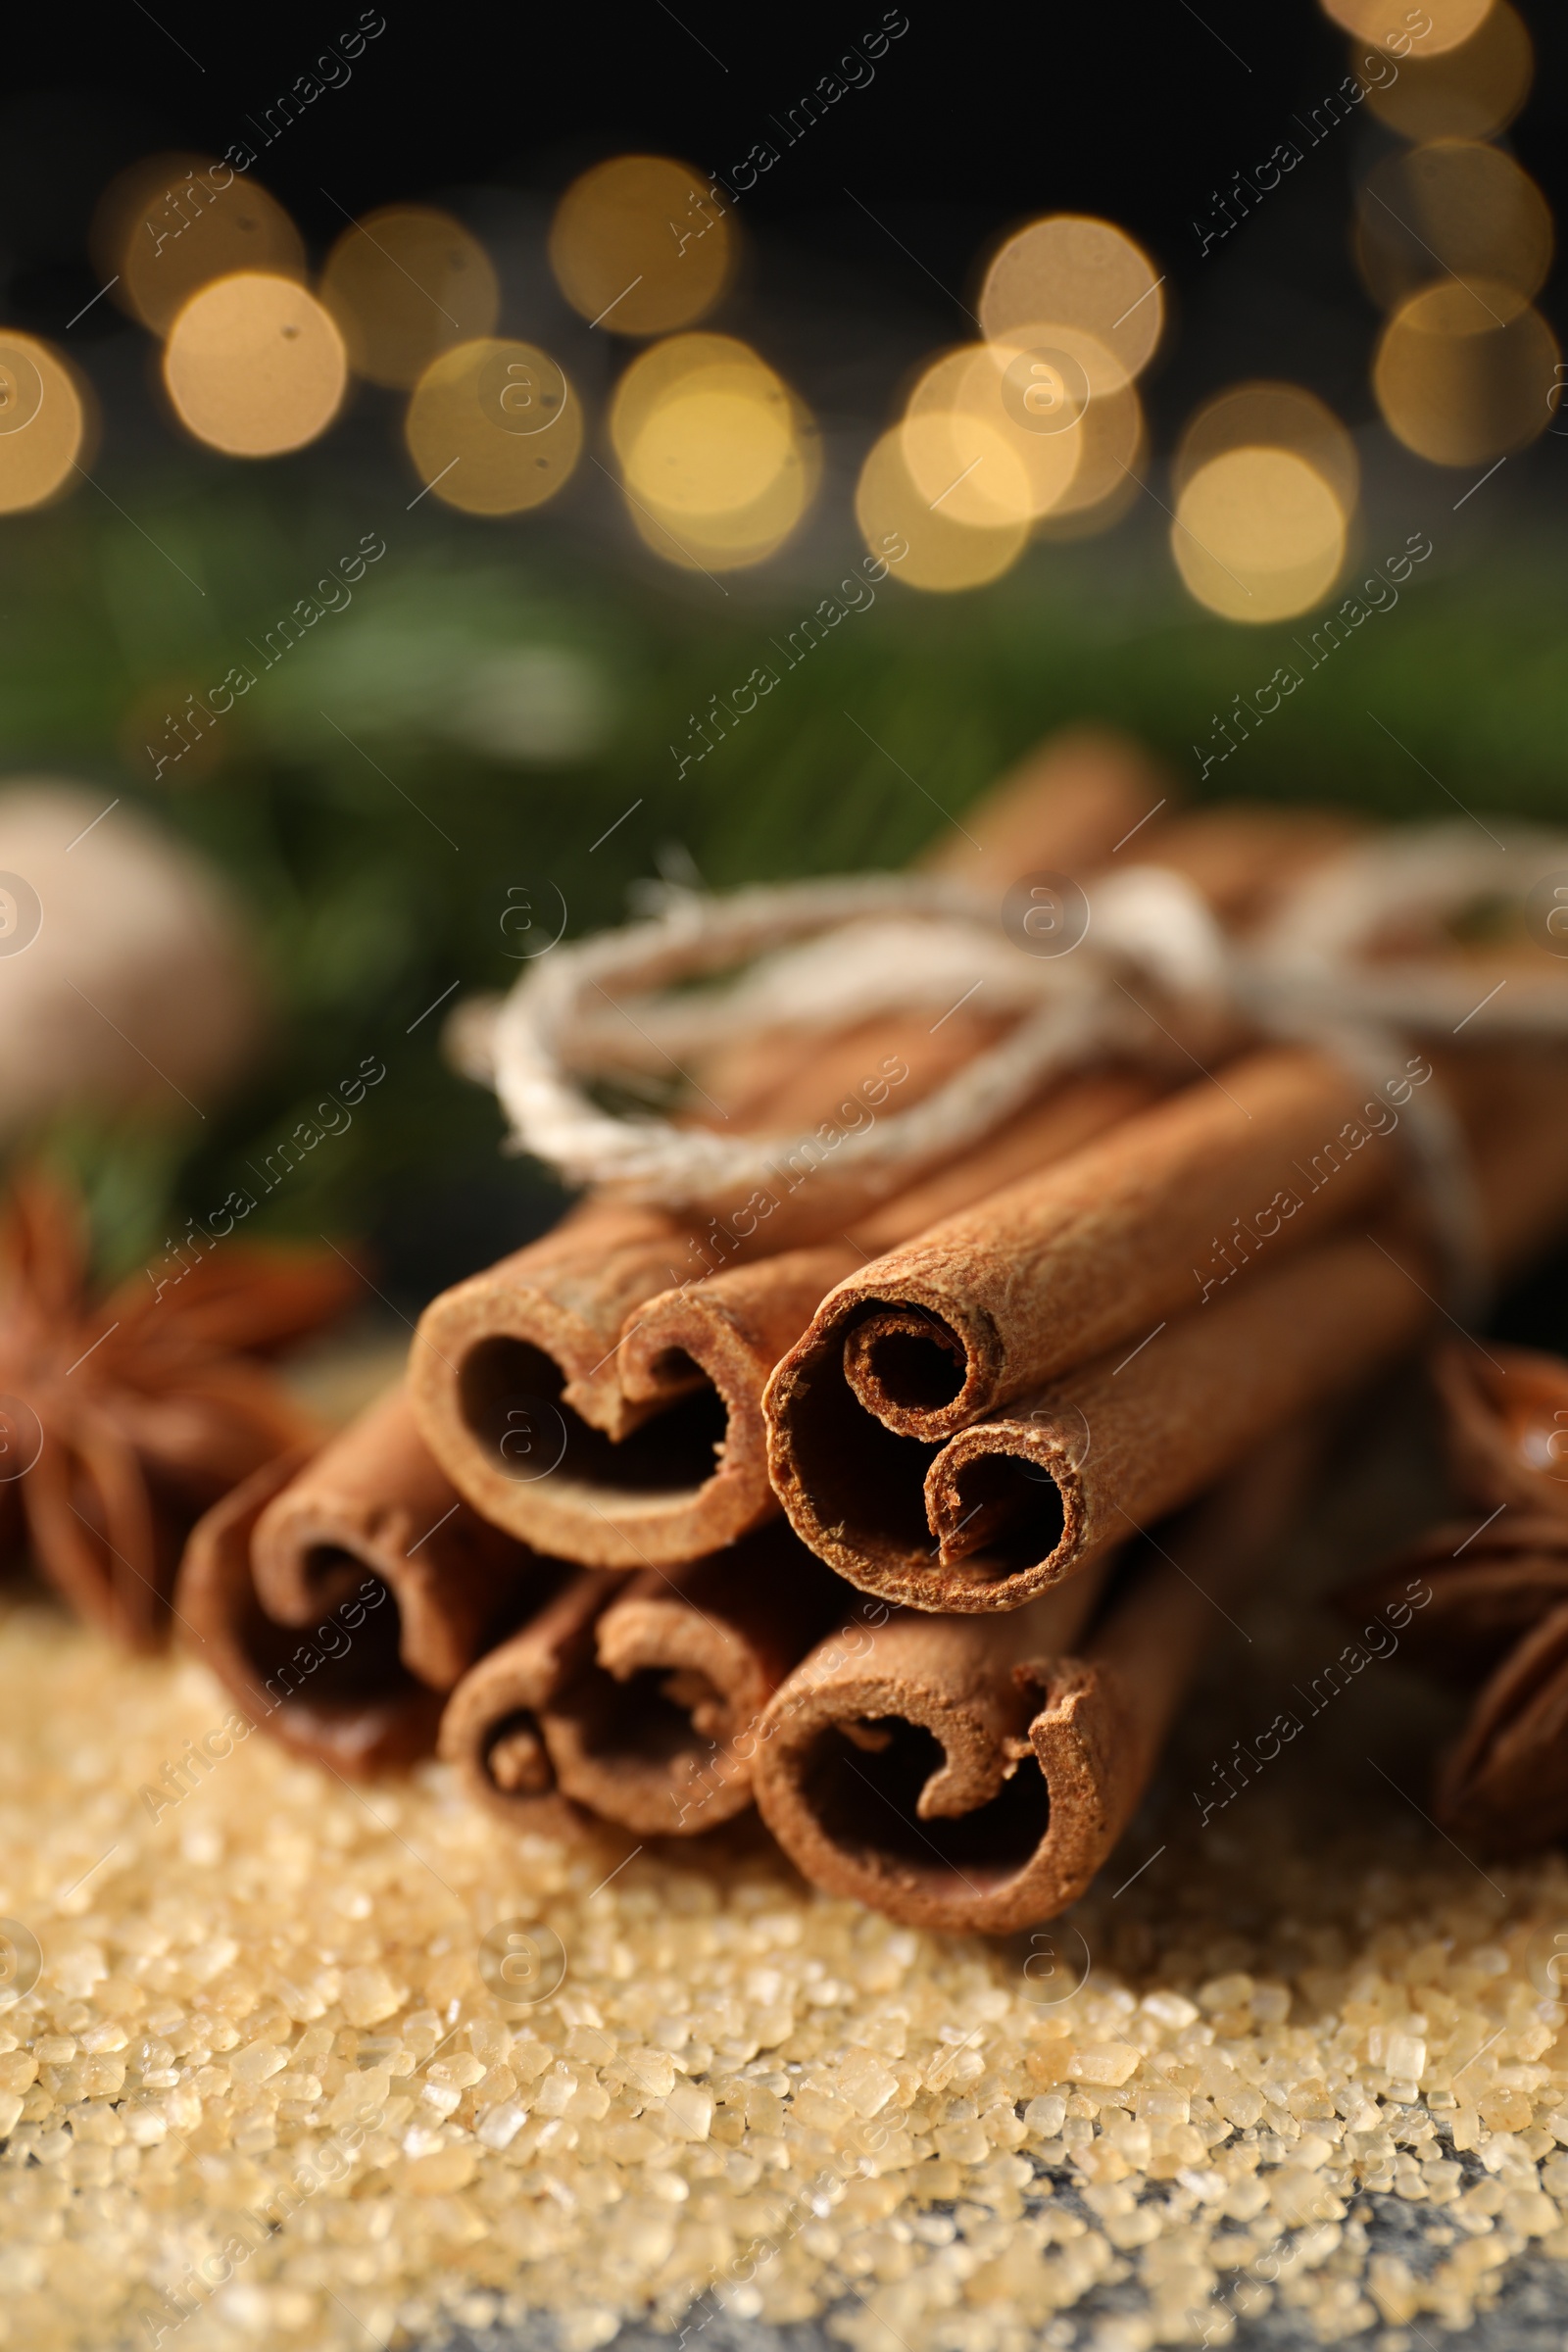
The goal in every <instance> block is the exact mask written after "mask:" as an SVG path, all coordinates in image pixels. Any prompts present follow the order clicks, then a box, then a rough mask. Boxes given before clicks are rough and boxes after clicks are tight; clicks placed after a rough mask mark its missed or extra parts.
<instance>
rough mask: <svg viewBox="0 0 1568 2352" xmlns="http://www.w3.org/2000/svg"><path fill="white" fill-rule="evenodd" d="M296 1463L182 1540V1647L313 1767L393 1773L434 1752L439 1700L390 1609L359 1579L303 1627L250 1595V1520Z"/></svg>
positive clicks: (178, 1604)
mask: <svg viewBox="0 0 1568 2352" xmlns="http://www.w3.org/2000/svg"><path fill="white" fill-rule="evenodd" d="M301 1466H302V1457H301V1456H300V1455H298V1454H296V1455H292V1456H289V1455H285V1456H283V1457H282V1458H281V1459H280V1460H278V1461H276V1462H272V1463H269V1464H268V1465H267V1466H266V1468H264V1469H262V1470H259V1471H257V1473H256V1474H255V1476H254V1477H252V1478H250V1479H247V1480H246V1481H245V1483H244V1484H243V1485H242V1486H239V1487H236V1488H235V1489H234V1491H233V1493H232V1494H230V1495H225V1497H224V1498H223V1500H222V1501H221V1502H220V1503H217V1504H215V1505H214V1507H213V1508H212V1510H210V1511H209V1512H208V1513H207V1515H206V1516H205V1518H203V1519H201V1520H200V1521H199V1522H198V1523H197V1526H196V1527H195V1529H194V1531H193V1532H192V1535H191V1538H190V1541H189V1543H188V1544H187V1545H186V1547H185V1556H184V1559H183V1561H182V1563H181V1565H180V1571H179V1580H178V1583H177V1584H176V1586H175V1589H174V1613H175V1621H176V1624H177V1625H178V1627H179V1630H180V1635H181V1638H182V1640H183V1641H184V1642H186V1644H187V1645H188V1646H189V1647H190V1648H191V1649H192V1650H193V1651H194V1653H195V1655H196V1656H198V1657H199V1658H200V1659H201V1660H202V1662H203V1664H204V1665H206V1666H208V1667H210V1668H211V1669H212V1671H213V1673H214V1674H216V1675H217V1677H218V1679H219V1681H220V1682H221V1683H222V1685H223V1686H224V1688H225V1689H226V1690H227V1691H230V1692H231V1693H232V1695H233V1697H234V1698H235V1699H236V1700H237V1702H238V1704H239V1706H240V1708H241V1710H242V1712H243V1713H244V1715H245V1716H246V1718H247V1719H248V1721H249V1722H251V1723H252V1724H254V1725H258V1726H260V1727H262V1728H264V1729H265V1730H267V1731H268V1732H270V1733H271V1735H272V1737H273V1738H274V1739H277V1740H281V1741H282V1743H283V1745H284V1746H285V1747H291V1748H293V1749H295V1750H296V1752H297V1753H298V1754H300V1755H303V1756H309V1757H310V1758H311V1759H312V1760H313V1761H314V1762H316V1763H320V1764H325V1765H328V1766H330V1767H331V1768H332V1769H333V1770H335V1771H338V1772H344V1773H349V1774H351V1775H354V1776H356V1777H368V1776H369V1775H370V1774H373V1773H377V1772H383V1771H389V1770H393V1769H396V1768H397V1767H398V1766H401V1765H405V1764H410V1763H412V1762H413V1761H414V1760H415V1759H416V1758H417V1757H418V1756H422V1755H427V1754H428V1753H429V1751H430V1749H431V1748H432V1747H433V1746H434V1744H435V1736H436V1727H437V1725H438V1723H439V1722H440V1718H441V1694H440V1692H439V1691H432V1690H431V1689H430V1688H429V1687H428V1685H426V1684H424V1683H421V1682H420V1681H419V1680H418V1678H417V1676H415V1675H413V1674H411V1673H410V1672H409V1669H408V1667H407V1666H406V1665H405V1664H404V1663H403V1660H402V1659H401V1657H400V1656H399V1654H398V1623H397V1610H396V1607H395V1605H394V1603H393V1601H392V1599H391V1595H390V1594H389V1593H388V1591H387V1589H386V1587H385V1585H383V1584H382V1583H381V1582H380V1580H379V1579H378V1578H376V1577H374V1576H372V1575H370V1574H368V1573H366V1574H364V1575H363V1576H362V1578H361V1580H360V1584H359V1586H358V1588H357V1589H356V1590H355V1592H354V1593H351V1594H350V1595H348V1596H347V1597H346V1598H343V1599H340V1600H339V1602H338V1604H337V1608H336V1610H335V1611H334V1612H333V1613H332V1614H331V1615H323V1617H322V1618H321V1619H320V1620H319V1622H318V1623H317V1624H315V1625H314V1626H310V1627H305V1626H297V1625H283V1624H281V1623H280V1622H279V1621H278V1620H277V1619H276V1618H275V1617H271V1616H269V1614H268V1612H267V1610H266V1609H265V1608H264V1607H263V1606H262V1603H261V1601H260V1600H259V1599H258V1598H257V1595H256V1584H255V1579H254V1577H253V1576H252V1573H251V1540H252V1537H253V1536H254V1534H255V1531H256V1523H257V1521H258V1519H259V1518H260V1517H261V1515H262V1513H263V1511H264V1510H265V1509H266V1508H267V1506H268V1504H269V1503H270V1502H271V1501H272V1499H273V1497H274V1496H275V1495H277V1493H278V1492H279V1490H280V1489H281V1488H282V1487H283V1486H285V1485H286V1484H287V1482H288V1480H289V1478H290V1477H291V1476H292V1475H294V1473H295V1472H296V1471H298V1470H299V1469H300V1468H301Z"/></svg>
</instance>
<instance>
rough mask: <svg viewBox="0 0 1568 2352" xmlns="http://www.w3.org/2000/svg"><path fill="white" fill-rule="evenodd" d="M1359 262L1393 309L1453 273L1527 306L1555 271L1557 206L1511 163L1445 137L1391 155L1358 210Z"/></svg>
mask: <svg viewBox="0 0 1568 2352" xmlns="http://www.w3.org/2000/svg"><path fill="white" fill-rule="evenodd" d="M1355 247H1356V259H1357V261H1358V262H1359V264H1360V267H1361V274H1362V276H1363V277H1364V278H1365V280H1366V283H1367V287H1368V290H1369V291H1370V293H1371V295H1372V297H1373V299H1374V301H1376V302H1379V303H1381V304H1382V305H1383V306H1384V308H1385V309H1386V310H1392V309H1394V307H1395V305H1396V304H1397V303H1400V302H1402V301H1403V300H1404V298H1405V296H1406V295H1408V294H1413V293H1414V292H1415V291H1416V290H1417V288H1418V287H1420V286H1424V285H1428V284H1430V283H1431V281H1432V279H1433V278H1435V277H1438V276H1441V275H1442V274H1443V273H1444V271H1448V272H1450V273H1451V274H1452V275H1453V276H1454V277H1458V278H1463V279H1466V280H1469V279H1474V278H1494V279H1495V280H1496V281H1497V282H1498V283H1499V284H1502V285H1506V286H1512V287H1513V288H1514V289H1515V291H1516V292H1517V293H1519V294H1522V295H1523V296H1524V298H1525V300H1526V301H1527V302H1528V301H1529V300H1530V298H1531V296H1532V295H1534V294H1536V293H1538V292H1539V291H1540V289H1541V287H1542V286H1543V285H1544V283H1545V280H1546V274H1547V271H1548V270H1550V268H1551V252H1552V221H1551V209H1550V207H1549V206H1548V204H1547V202H1546V199H1545V198H1544V196H1543V194H1542V193H1541V190H1540V189H1539V188H1538V187H1537V185H1536V183H1535V181H1534V180H1533V179H1532V178H1531V177H1530V174H1529V173H1528V172H1521V170H1520V169H1519V166H1518V165H1517V164H1516V163H1515V162H1514V161H1513V159H1512V157H1511V156H1506V155H1504V154H1502V152H1501V151H1500V149H1498V148H1496V147H1488V146H1485V145H1483V144H1482V143H1481V142H1480V141H1478V140H1475V139H1438V140H1434V141H1433V142H1431V143H1430V144H1429V145H1427V146H1423V147H1415V148H1409V149H1406V150H1405V151H1404V152H1403V153H1401V154H1398V155H1390V156H1385V157H1384V159H1383V161H1382V162H1381V163H1380V164H1379V165H1378V166H1377V167H1376V169H1375V170H1374V171H1373V172H1370V173H1369V174H1368V176H1367V180H1366V184H1365V186H1364V187H1363V188H1362V190H1361V194H1360V198H1359V201H1358V203H1357V207H1356V238H1355Z"/></svg>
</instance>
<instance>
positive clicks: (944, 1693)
mask: <svg viewBox="0 0 1568 2352" xmlns="http://www.w3.org/2000/svg"><path fill="white" fill-rule="evenodd" d="M927 1630H928V1629H927V1627H926V1626H922V1625H919V1624H918V1621H916V1626H915V1628H914V1629H913V1630H912V1631H911V1629H910V1627H909V1624H908V1621H901V1620H899V1619H897V1618H895V1619H894V1620H893V1621H892V1622H891V1623H890V1625H889V1626H888V1627H887V1628H885V1629H884V1630H883V1631H882V1632H881V1633H879V1634H878V1635H877V1638H876V1643H875V1651H874V1655H873V1658H872V1659H871V1660H870V1661H869V1662H868V1667H867V1671H865V1672H864V1673H861V1674H846V1673H844V1672H843V1671H842V1670H839V1671H832V1670H830V1669H827V1670H824V1671H823V1672H821V1673H820V1674H818V1675H813V1672H812V1667H811V1662H810V1661H808V1664H807V1666H806V1667H804V1668H803V1669H802V1670H801V1672H800V1673H799V1674H797V1675H795V1676H793V1677H792V1678H791V1680H790V1682H789V1683H788V1684H787V1685H786V1686H785V1688H784V1690H783V1691H781V1692H780V1693H779V1696H778V1698H777V1699H776V1700H775V1701H774V1704H773V1706H772V1708H771V1709H770V1710H769V1714H768V1716H767V1719H766V1721H765V1723H764V1726H763V1739H762V1744H761V1749H760V1757H759V1763H758V1770H757V1799H758V1804H759V1807H760V1811H761V1814H762V1817H763V1819H764V1821H765V1822H766V1823H767V1826H768V1828H769V1829H770V1830H771V1831H772V1832H773V1835H774V1836H775V1837H776V1838H778V1840H779V1843H780V1844H781V1845H782V1846H783V1847H784V1849H785V1851H786V1852H787V1853H788V1854H789V1855H790V1857H791V1858H792V1860H793V1861H795V1862H796V1863H797V1864H798V1866H799V1867H800V1869H801V1870H802V1871H804V1872H805V1873H806V1875H807V1876H808V1877H809V1878H810V1879H811V1880H812V1881H813V1882H814V1883H815V1884H816V1885H817V1886H819V1887H826V1888H827V1889H828V1891H829V1892H831V1893H835V1894H846V1895H853V1896H855V1897H856V1898H857V1899H858V1900H859V1901H861V1902H865V1903H869V1904H870V1905H872V1907H873V1908H875V1909H876V1910H879V1911H882V1912H884V1913H886V1914H887V1915H888V1916H889V1917H890V1918H893V1919H898V1920H902V1921H903V1922H905V1923H906V1924H907V1925H908V1926H910V1927H926V1928H941V1929H948V1930H955V1931H958V1932H960V1933H983V1934H988V1935H1000V1934H1006V1933H1009V1932H1010V1931H1011V1930H1013V1929H1015V1928H1020V1927H1027V1926H1029V1925H1031V1924H1033V1923H1035V1922H1037V1921H1040V1920H1043V1919H1051V1918H1054V1916H1055V1914H1056V1913H1057V1912H1058V1911H1061V1910H1063V1909H1065V1908H1066V1906H1067V1905H1068V1904H1069V1903H1071V1902H1073V1901H1075V1900H1076V1899H1077V1897H1078V1895H1079V1894H1081V1893H1082V1891H1083V1889H1084V1887H1086V1886H1087V1885H1088V1883H1089V1880H1090V1879H1091V1878H1093V1876H1094V1874H1095V1871H1096V1870H1097V1869H1098V1868H1099V1867H1100V1864H1101V1863H1102V1862H1103V1860H1104V1858H1105V1855H1106V1853H1107V1852H1108V1851H1109V1849H1110V1846H1111V1844H1112V1843H1113V1842H1114V1839H1115V1836H1116V1833H1117V1831H1118V1830H1119V1828H1120V1826H1121V1823H1120V1818H1119V1810H1120V1807H1119V1799H1118V1796H1117V1793H1116V1790H1117V1789H1118V1788H1119V1786H1120V1784H1119V1781H1118V1780H1117V1779H1116V1776H1115V1775H1114V1773H1112V1775H1111V1779H1110V1782H1108V1783H1107V1777H1106V1769H1105V1762H1104V1758H1105V1754H1106V1752H1107V1750H1108V1749H1109V1748H1111V1747H1112V1746H1113V1738H1112V1726H1113V1722H1114V1720H1115V1715H1114V1701H1113V1687H1112V1686H1111V1684H1110V1683H1109V1682H1108V1681H1107V1678H1106V1677H1105V1676H1103V1674H1099V1673H1097V1670H1096V1669H1094V1668H1089V1667H1083V1666H1080V1665H1078V1664H1077V1663H1076V1662H1075V1661H1074V1660H1072V1659H1059V1660H1055V1661H1054V1662H1053V1663H1052V1664H1051V1665H1050V1666H1049V1667H1048V1666H1044V1665H1041V1666H1032V1665H1028V1664H1025V1665H1023V1666H1020V1667H1018V1668H1016V1669H1014V1670H1013V1672H1012V1673H1011V1674H1010V1675H1008V1674H1006V1673H1003V1674H1000V1675H996V1674H992V1675H983V1676H974V1675H965V1674H963V1673H961V1672H960V1673H958V1674H957V1675H954V1676H946V1675H945V1676H940V1677H938V1676H933V1674H932V1673H931V1672H930V1670H929V1663H928V1661H927V1660H926V1658H925V1657H924V1655H923V1651H924V1648H925V1643H924V1642H923V1640H922V1637H923V1636H924V1635H925V1634H926V1632H927ZM906 1647H907V1649H908V1651H909V1655H908V1657H907V1659H904V1658H902V1657H901V1651H902V1650H903V1649H905V1648H906ZM830 1654H831V1653H830ZM901 1668H902V1669H903V1670H902V1671H901ZM1042 1686H1044V1688H1045V1693H1046V1704H1045V1707H1044V1709H1042V1708H1041V1704H1040V1700H1041V1687H1042Z"/></svg>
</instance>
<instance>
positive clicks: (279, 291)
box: [164, 270, 348, 458]
mask: <svg viewBox="0 0 1568 2352" xmlns="http://www.w3.org/2000/svg"><path fill="white" fill-rule="evenodd" d="M164 382H165V384H166V385H167V386H168V390H169V397H170V399H171V400H172V402H173V404H174V410H175V414H176V415H177V416H178V417H179V420H180V422H181V423H182V424H183V425H184V426H185V428H186V430H187V431H188V432H191V433H193V434H194V435H195V436H196V438H197V440H198V441H206V442H208V443H210V444H211V446H212V447H213V448H214V449H221V450H225V451H226V452H227V453H228V455H229V456H230V457H235V458H274V457H279V456H281V455H282V454H283V453H284V452H285V451H287V450H291V449H303V448H304V447H305V445H306V444H307V442H310V441H314V440H315V439H316V437H317V435H318V434H319V433H323V432H325V430H326V428H327V426H328V425H329V424H330V423H331V421H332V419H333V417H335V416H336V415H337V412H338V408H339V405H340V403H341V401H342V398H343V393H344V389H345V387H346V385H347V383H348V360H347V356H346V354H345V352H344V349H343V338H342V336H341V335H340V334H339V333H338V331H337V328H336V327H335V326H334V325H333V323H332V321H331V319H329V318H328V317H327V314H326V312H325V311H323V310H322V308H321V306H320V304H319V302H318V301H317V299H316V297H315V295H314V294H309V293H307V292H306V290H305V288H304V287H303V286H300V285H296V284H295V283H294V281H293V279H292V278H287V277H269V276H264V275H262V274H260V273H259V272H255V271H251V270H244V271H241V272H240V273H239V274H238V275H237V276H235V277H221V278H219V279H218V281H217V283H216V284H214V285H210V286H204V287H203V288H202V290H201V292H200V293H199V294H193V295H192V296H191V299H190V301H189V302H188V303H187V304H186V305H185V308H184V309H183V310H182V311H181V312H180V314H179V317H178V318H177V319H175V320H174V323H173V325H172V328H171V329H170V335H169V342H168V344H167V345H166V347H165V350H164Z"/></svg>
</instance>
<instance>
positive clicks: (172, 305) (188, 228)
mask: <svg viewBox="0 0 1568 2352" xmlns="http://www.w3.org/2000/svg"><path fill="white" fill-rule="evenodd" d="M91 241H92V251H93V258H94V261H95V262H96V264H97V267H98V270H99V271H100V273H101V275H102V277H103V278H104V279H105V281H106V282H107V281H109V280H112V279H118V281H119V282H118V283H117V284H115V285H114V287H113V299H114V300H115V301H116V302H118V303H119V304H120V306H121V308H122V309H123V310H125V311H128V312H129V314H130V316H131V317H132V318H133V319H139V320H140V322H141V324H142V325H143V326H147V327H151V329H152V330H153V332H154V334H158V335H163V334H167V333H168V332H169V330H170V328H171V327H172V324H173V322H174V319H176V317H177V316H178V314H179V312H180V311H181V309H182V308H183V307H184V305H185V303H186V302H187V301H188V300H189V298H190V297H191V295H192V294H194V293H196V292H197V291H198V289H199V288H201V287H202V286H206V285H210V284H211V283H212V282H213V280H214V279H215V278H220V277H228V276H231V275H232V274H233V273H234V272H235V271H238V270H248V271H261V272H264V273H265V274H266V275H268V276H270V277H292V278H296V279H298V280H299V281H300V282H301V283H302V284H303V283H304V280H305V276H306V264H305V246H304V242H303V240H302V238H301V236H300V232H299V230H298V229H297V228H296V227H295V225H294V223H293V221H291V220H290V219H289V216H288V214H287V213H286V212H285V211H284V210H283V207H282V206H281V205H280V204H279V203H278V202H277V201H276V199H275V198H274V197H271V196H270V195H269V194H268V192H267V190H266V189H265V188H264V187H260V186H258V184H257V182H256V181H255V180H254V179H252V178H251V177H250V176H249V175H248V174H245V175H243V176H242V175H241V174H240V173H238V172H235V171H234V170H233V169H232V167H231V166H230V165H228V164H221V163H217V162H215V161H214V159H213V158H212V157H211V156H202V155H187V154H183V153H180V154H167V155H153V156H148V157H147V158H146V159H145V161H143V162H141V163H137V164H132V165H131V166H130V168H129V169H128V170H127V171H124V172H120V173H119V174H118V175H117V176H116V177H115V178H114V179H112V180H111V181H110V183H109V186H108V187H107V188H106V189H105V191H104V193H103V196H102V197H101V198H100V200H99V204H98V208H97V211H96V213H95V215H94V218H93V227H92V240H91Z"/></svg>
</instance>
